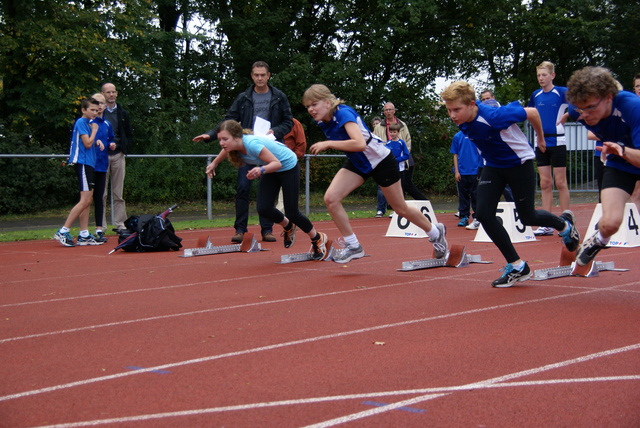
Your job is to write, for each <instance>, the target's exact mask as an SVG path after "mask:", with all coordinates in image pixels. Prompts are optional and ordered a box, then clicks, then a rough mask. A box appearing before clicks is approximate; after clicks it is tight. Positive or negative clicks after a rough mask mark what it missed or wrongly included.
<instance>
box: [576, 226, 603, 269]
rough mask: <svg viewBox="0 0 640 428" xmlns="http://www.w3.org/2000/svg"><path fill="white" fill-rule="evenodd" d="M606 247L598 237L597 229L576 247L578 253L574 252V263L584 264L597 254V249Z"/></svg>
mask: <svg viewBox="0 0 640 428" xmlns="http://www.w3.org/2000/svg"><path fill="white" fill-rule="evenodd" d="M605 248H607V246H606V245H605V244H603V243H602V242H601V241H600V239H599V238H598V231H596V233H594V234H593V235H591V237H590V238H589V239H587V240H586V241H584V242H583V243H582V245H580V247H578V253H577V254H576V263H578V264H579V265H580V266H586V265H588V264H589V262H590V261H591V260H593V259H594V258H595V256H596V254H598V251H600V250H603V249H605Z"/></svg>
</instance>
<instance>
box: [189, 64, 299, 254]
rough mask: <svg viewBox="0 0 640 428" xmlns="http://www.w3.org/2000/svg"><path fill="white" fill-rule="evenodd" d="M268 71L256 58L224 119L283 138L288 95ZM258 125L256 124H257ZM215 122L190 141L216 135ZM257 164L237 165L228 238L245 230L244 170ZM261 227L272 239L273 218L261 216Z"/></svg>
mask: <svg viewBox="0 0 640 428" xmlns="http://www.w3.org/2000/svg"><path fill="white" fill-rule="evenodd" d="M270 78H271V73H270V72H269V65H268V64H267V63H266V62H264V61H256V62H255V63H253V66H252V67H251V79H252V80H253V85H252V86H250V87H249V88H247V89H246V90H245V91H244V92H242V93H240V94H239V95H238V96H237V97H236V99H235V100H234V102H233V104H232V105H231V107H230V108H229V110H228V111H227V114H226V115H225V117H224V119H223V121H225V120H230V119H231V120H235V121H237V122H240V124H241V125H242V127H243V128H247V129H251V130H253V131H254V134H255V135H262V136H272V138H274V139H275V140H276V141H283V140H284V136H285V135H286V134H287V133H288V132H289V131H291V128H292V127H293V115H292V114H291V106H290V105H289V99H288V98H287V96H286V95H285V94H284V92H282V91H281V90H279V89H278V88H276V87H274V86H271V85H270V84H269V79H270ZM256 125H257V127H256ZM216 129H217V126H216V127H215V128H213V129H211V130H209V131H208V132H206V133H205V134H201V135H198V136H197V137H195V138H194V139H193V141H210V140H212V139H215V138H217V135H216ZM226 157H227V156H226V153H225V152H224V151H222V152H220V155H219V156H217V157H216V158H215V159H214V161H213V162H214V168H215V167H216V166H217V165H218V164H219V163H220V162H222V161H223V160H225V159H226ZM255 166H256V165H249V164H245V165H242V166H241V167H240V168H238V186H237V189H236V221H235V223H234V228H235V230H236V233H235V235H233V237H232V238H231V242H234V243H240V242H242V239H243V235H244V234H245V233H246V232H247V231H248V229H247V225H248V222H249V199H250V193H251V184H252V181H251V180H249V179H248V178H247V173H248V172H249V171H250V170H251V169H253V168H255ZM260 229H261V233H262V240H263V241H265V242H275V241H276V238H275V237H274V236H273V222H271V221H269V220H267V219H266V218H263V217H260Z"/></svg>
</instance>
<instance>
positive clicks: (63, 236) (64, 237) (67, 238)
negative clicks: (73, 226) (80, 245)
mask: <svg viewBox="0 0 640 428" xmlns="http://www.w3.org/2000/svg"><path fill="white" fill-rule="evenodd" d="M53 239H55V240H57V241H59V242H60V243H61V244H62V245H64V246H65V247H75V246H76V244H75V243H74V242H73V236H71V234H70V233H69V232H60V231H57V232H56V234H55V235H53Z"/></svg>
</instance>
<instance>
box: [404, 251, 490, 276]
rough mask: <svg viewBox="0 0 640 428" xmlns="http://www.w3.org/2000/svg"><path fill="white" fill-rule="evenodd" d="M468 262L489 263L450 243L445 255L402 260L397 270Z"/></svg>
mask: <svg viewBox="0 0 640 428" xmlns="http://www.w3.org/2000/svg"><path fill="white" fill-rule="evenodd" d="M469 263H491V262H485V261H482V257H481V256H479V255H470V254H467V253H466V252H465V247H464V245H452V246H451V248H450V250H449V252H448V253H447V255H446V257H443V258H441V259H424V260H412V261H408V262H402V268H400V269H397V270H398V271H399V272H409V271H414V270H421V269H431V268H436V267H466V266H469Z"/></svg>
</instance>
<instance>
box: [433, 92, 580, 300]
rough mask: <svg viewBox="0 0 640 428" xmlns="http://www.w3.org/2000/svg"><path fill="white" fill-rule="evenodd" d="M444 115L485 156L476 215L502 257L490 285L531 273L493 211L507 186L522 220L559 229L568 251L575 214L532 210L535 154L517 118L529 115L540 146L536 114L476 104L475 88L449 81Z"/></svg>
mask: <svg viewBox="0 0 640 428" xmlns="http://www.w3.org/2000/svg"><path fill="white" fill-rule="evenodd" d="M440 97H441V98H442V100H443V101H444V102H445V104H446V107H447V112H448V113H449V117H450V118H451V120H453V122H454V123H455V124H456V125H458V128H459V129H460V130H461V131H462V132H464V134H465V135H466V136H467V137H468V138H469V140H471V142H473V143H474V144H475V145H476V147H477V148H478V149H479V150H480V155H481V156H482V157H483V158H484V160H485V161H486V165H485V166H484V168H482V176H481V178H480V182H479V183H478V210H477V215H478V220H480V223H482V226H483V227H484V229H485V231H486V232H487V235H488V236H489V238H491V240H492V241H493V243H494V244H495V245H496V246H497V247H498V249H499V250H500V252H501V253H502V255H503V256H504V258H505V259H506V261H507V265H506V267H505V268H504V273H503V275H502V276H501V277H500V278H498V279H496V280H495V281H493V283H492V284H491V285H492V286H493V287H498V288H504V287H511V286H513V285H514V284H515V283H516V282H518V281H525V280H527V279H529V278H530V277H531V275H532V272H531V269H530V268H529V266H528V265H527V263H526V262H525V261H524V260H522V259H520V256H519V255H518V253H517V252H516V250H515V248H514V246H513V243H512V242H511V239H510V237H509V233H508V232H507V231H506V229H505V228H504V226H503V225H502V222H501V221H500V219H499V218H498V217H497V215H496V208H497V207H498V202H499V201H500V195H502V192H503V191H504V188H505V186H506V185H511V190H512V191H513V196H514V199H515V201H514V202H515V205H516V210H517V212H518V215H519V216H520V221H521V222H522V224H523V225H525V226H527V225H534V224H535V225H540V226H549V227H553V228H554V229H556V230H558V231H559V232H560V237H561V238H562V240H563V242H564V244H565V246H566V247H567V249H568V250H569V251H574V250H575V249H576V248H577V247H578V243H579V242H580V235H579V233H578V230H577V229H576V227H575V218H574V215H573V213H572V212H571V211H569V210H567V211H565V212H563V213H562V215H561V216H560V217H558V216H556V215H554V214H551V213H550V212H548V211H545V210H536V209H535V188H536V173H535V169H534V168H533V159H534V158H535V155H534V153H533V148H531V146H530V145H529V142H528V141H527V137H525V135H524V134H523V133H522V130H520V128H519V127H518V125H517V123H518V122H523V121H524V120H529V122H530V123H531V125H532V126H533V128H534V130H535V131H536V134H537V142H538V146H539V147H540V149H541V150H542V151H544V149H545V141H544V134H543V132H542V124H541V121H540V115H539V114H538V111H537V110H536V109H535V108H531V107H529V108H524V107H522V106H521V105H520V104H518V103H517V102H513V103H510V104H508V105H506V106H501V107H492V106H489V105H484V104H477V103H476V96H475V90H474V89H473V86H471V85H470V84H468V83H467V82H454V83H452V84H451V85H449V86H448V87H447V88H446V89H445V90H444V91H443V92H442V94H440Z"/></svg>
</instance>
